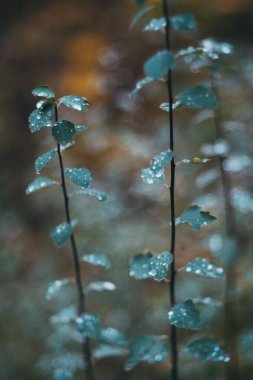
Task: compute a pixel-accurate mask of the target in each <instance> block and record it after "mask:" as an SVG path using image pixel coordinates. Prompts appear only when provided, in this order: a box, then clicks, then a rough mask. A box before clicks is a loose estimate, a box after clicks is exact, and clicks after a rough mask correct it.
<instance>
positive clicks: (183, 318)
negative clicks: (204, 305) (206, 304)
mask: <svg viewBox="0 0 253 380" xmlns="http://www.w3.org/2000/svg"><path fill="white" fill-rule="evenodd" d="M168 318H169V322H170V324H171V325H174V326H176V327H181V328H184V329H191V330H196V329H200V328H201V320H200V313H199V311H198V309H196V307H195V306H194V303H193V302H192V300H191V299H188V300H186V301H184V302H183V303H180V304H178V305H175V306H173V307H172V308H171V309H170V311H169V313H168Z"/></svg>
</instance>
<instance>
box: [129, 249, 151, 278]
mask: <svg viewBox="0 0 253 380" xmlns="http://www.w3.org/2000/svg"><path fill="white" fill-rule="evenodd" d="M152 257H153V254H152V253H150V252H148V253H145V254H143V253H140V254H139V255H136V256H134V257H133V258H131V260H130V272H129V275H130V276H132V277H134V278H135V279H136V280H144V279H146V278H150V274H149V271H150V267H149V260H150V259H151V258H152Z"/></svg>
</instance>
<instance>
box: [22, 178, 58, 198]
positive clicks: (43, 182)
mask: <svg viewBox="0 0 253 380" xmlns="http://www.w3.org/2000/svg"><path fill="white" fill-rule="evenodd" d="M56 184H57V182H56V181H54V180H52V179H50V178H47V177H42V176H40V177H37V178H35V180H34V181H33V182H32V183H30V184H29V185H28V187H27V189H26V194H31V193H33V192H34V191H37V190H40V189H43V188H44V187H48V186H52V185H56Z"/></svg>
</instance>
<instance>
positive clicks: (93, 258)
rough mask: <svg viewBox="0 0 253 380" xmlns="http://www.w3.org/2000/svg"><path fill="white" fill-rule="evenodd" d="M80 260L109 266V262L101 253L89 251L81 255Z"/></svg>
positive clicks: (108, 267)
mask: <svg viewBox="0 0 253 380" xmlns="http://www.w3.org/2000/svg"><path fill="white" fill-rule="evenodd" d="M82 260H83V261H86V262H87V263H89V264H92V265H99V266H101V267H104V268H105V269H110V268H111V266H112V265H111V262H110V260H109V259H108V258H107V256H106V255H104V254H103V253H90V254H88V255H84V256H82Z"/></svg>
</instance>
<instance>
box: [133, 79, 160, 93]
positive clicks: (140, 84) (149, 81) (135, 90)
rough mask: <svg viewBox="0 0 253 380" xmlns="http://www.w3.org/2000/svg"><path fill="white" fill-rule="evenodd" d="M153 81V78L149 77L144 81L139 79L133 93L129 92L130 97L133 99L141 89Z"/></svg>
mask: <svg viewBox="0 0 253 380" xmlns="http://www.w3.org/2000/svg"><path fill="white" fill-rule="evenodd" d="M153 81H154V79H153V78H150V77H146V78H144V79H141V80H139V81H138V82H137V83H136V85H135V88H134V89H133V91H131V92H130V97H132V98H134V97H135V96H136V95H137V94H138V92H139V91H140V90H141V89H142V87H144V86H146V85H147V84H149V83H151V82H153Z"/></svg>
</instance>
